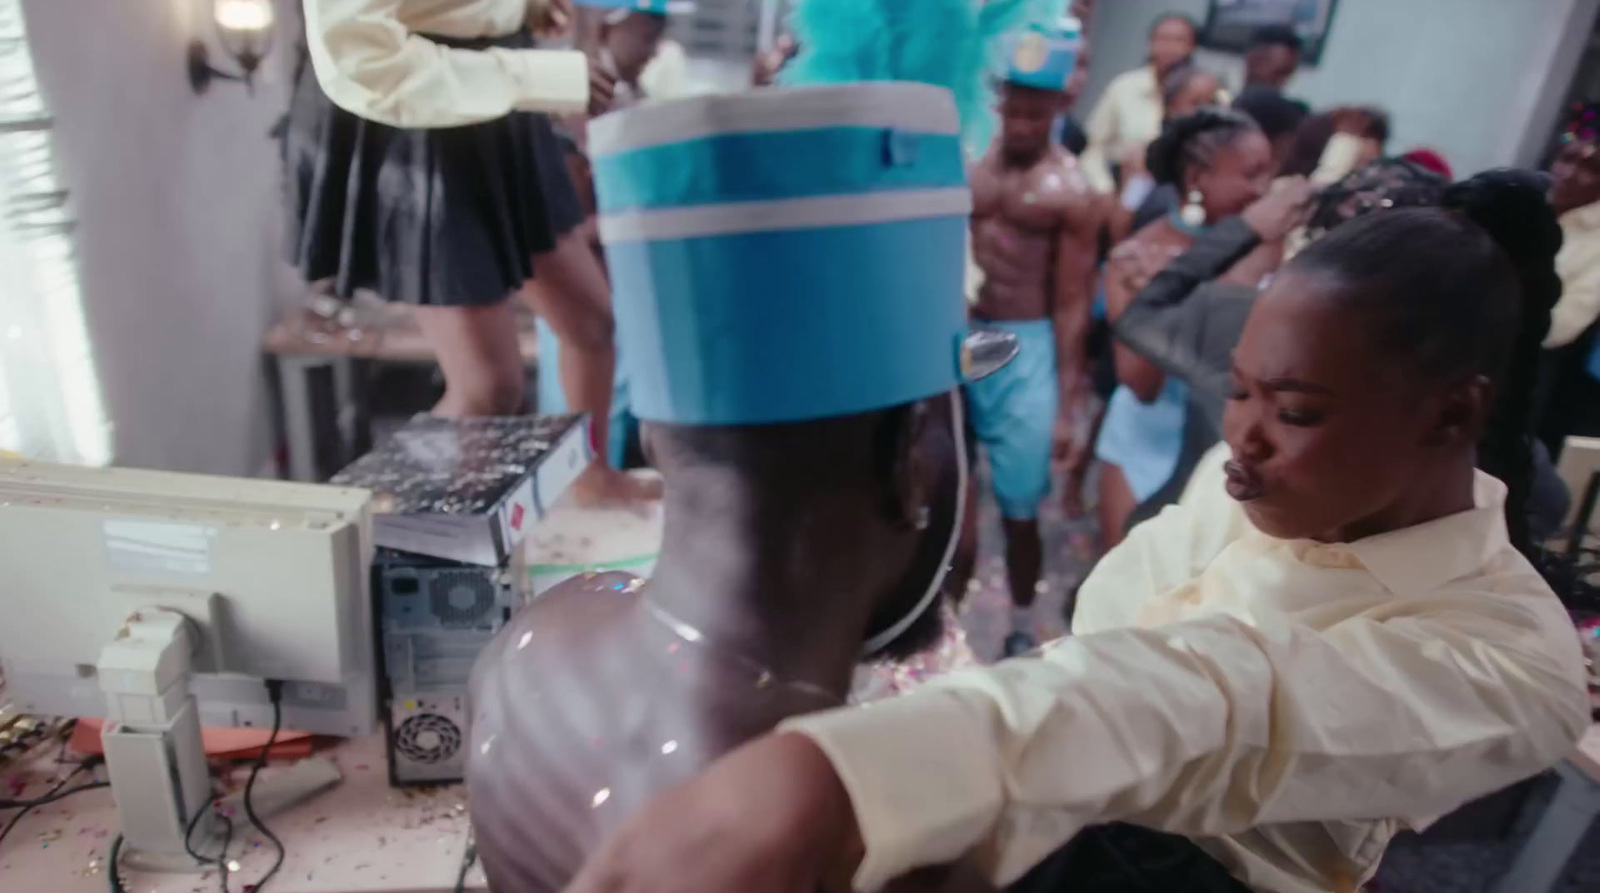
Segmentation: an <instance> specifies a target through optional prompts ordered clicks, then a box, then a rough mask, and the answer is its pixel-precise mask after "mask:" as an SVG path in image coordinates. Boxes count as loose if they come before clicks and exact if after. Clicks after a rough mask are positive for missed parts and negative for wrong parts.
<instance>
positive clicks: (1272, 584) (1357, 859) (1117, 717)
mask: <svg viewBox="0 0 1600 893" xmlns="http://www.w3.org/2000/svg"><path fill="white" fill-rule="evenodd" d="M1225 449H1226V448H1225V447H1224V448H1223V450H1222V451H1218V452H1217V453H1215V454H1213V455H1212V456H1211V457H1208V459H1207V461H1206V462H1205V464H1204V465H1202V467H1201V469H1200V470H1199V471H1198V472H1197V475H1196V480H1195V482H1194V484H1193V485H1192V487H1191V491H1190V494H1189V495H1188V496H1186V498H1185V499H1184V501H1183V502H1182V504H1180V505H1179V506H1175V507H1172V508H1169V509H1167V510H1166V511H1165V512H1163V513H1162V514H1161V515H1160V516H1158V517H1157V518H1155V519H1153V520H1151V521H1149V522H1147V523H1145V524H1143V525H1141V526H1139V527H1136V528H1135V529H1134V530H1133V531H1132V532H1131V533H1130V534H1129V536H1128V539H1127V541H1126V542H1125V543H1123V544H1122V545H1121V546H1119V547H1117V548H1116V549H1114V550H1113V551H1112V552H1111V553H1110V554H1108V555H1107V556H1106V557H1105V559H1104V560H1103V561H1102V562H1101V563H1100V565H1099V566H1098V567H1096V569H1095V571H1094V573H1093V574H1092V575H1091V576H1090V577H1089V579H1088V580H1087V581H1086V582H1085V583H1084V585H1083V587H1082V589H1081V590H1080V592H1079V595H1078V599H1079V608H1078V614H1077V619H1076V621H1075V623H1074V631H1075V632H1076V633H1077V635H1076V636H1074V637H1070V638H1066V639H1062V640H1060V641H1058V642H1055V643H1053V644H1052V645H1050V646H1048V647H1047V648H1046V649H1045V650H1044V652H1043V654H1042V655H1041V656H1039V657H1034V658H1026V659H1021V660H1012V661H1007V662H1004V663H1001V664H999V665H997V666H994V667H991V668H987V669H982V670H975V671H968V672H964V673H958V674H955V675H953V676H950V677H946V678H944V679H940V680H937V681H935V682H933V683H932V684H930V685H929V686H927V687H926V688H924V689H922V690H920V691H917V692H913V693H911V694H908V695H905V696H903V697H900V698H896V699H892V700H889V701H885V702H881V703H879V704H875V705H872V706H870V707H868V708H863V709H855V710H844V711H835V712H832V713H825V714H819V715H816V716H811V717H804V718H800V719H797V720H793V721H790V722H789V723H787V724H786V725H785V728H787V729H790V730H794V731H799V732H801V733H803V734H806V735H808V736H810V737H811V738H812V739H813V740H815V741H816V742H817V743H818V744H819V745H820V746H821V748H822V749H823V751H824V752H825V753H826V754H827V755H828V757H829V759H830V760H831V761H832V763H833V765H834V767H835V768H836V769H837V770H838V772H839V775H840V777H841V778H842V779H843V781H844V784H845V787H846V788H847V789H848V790H849V793H850V797H851V801H852V803H853V804H854V808H855V811H856V816H857V819H858V820H859V823H860V827H861V833H862V835H863V838H864V840H865V843H866V847H867V850H866V858H865V860H864V862H863V863H862V865H861V868H860V871H859V873H858V874H857V876H856V879H855V884H856V887H857V889H859V890H864V891H865V890H876V889H879V888H881V887H882V886H883V885H884V884H885V883H886V882H887V881H889V880H890V879H892V878H895V877H897V876H899V875H901V874H903V873H905V872H907V871H908V870H910V869H912V868H915V867H920V866H925V865H933V864H941V863H946V862H950V861H954V860H957V859H959V858H962V857H970V858H972V859H974V860H975V861H976V863H977V864H978V865H980V866H981V867H983V868H984V869H985V870H987V872H988V873H989V874H990V876H991V878H992V879H993V880H995V881H996V882H997V883H1002V884H1004V883H1009V882H1010V881H1012V880H1014V879H1016V878H1018V877H1019V876H1021V875H1022V874H1023V873H1025V872H1026V871H1027V869H1029V868H1030V867H1032V866H1033V865H1034V864H1036V863H1037V862H1038V861H1040V860H1041V859H1043V858H1044V857H1045V856H1047V855H1049V854H1050V853H1051V852H1053V851H1054V850H1055V849H1057V848H1058V847H1060V846H1061V845H1062V844H1063V843H1065V842H1066V841H1068V840H1069V839H1071V838H1072V837H1073V836H1074V835H1075V834H1077V832H1078V831H1079V830H1081V829H1082V828H1084V827H1085V826H1088V825H1092V824H1099V823H1104V822H1113V821H1123V822H1131V823H1135V824H1139V825H1143V826H1146V827H1150V828H1155V829H1159V830H1164V831H1168V832H1172V833H1177V834H1184V835H1187V836H1189V837H1190V838H1191V839H1193V840H1195V841H1196V842H1197V843H1198V844H1199V845H1201V846H1202V847H1204V848H1205V849H1206V850H1207V851H1209V852H1210V853H1212V854H1213V855H1214V856H1216V857H1217V858H1218V859H1219V860H1221V861H1222V863H1223V864H1224V865H1226V866H1227V867H1228V868H1229V869H1230V871H1232V873H1233V874H1234V875H1235V876H1236V877H1238V878H1239V879H1241V880H1242V881H1244V882H1245V883H1246V884H1248V885H1250V886H1251V887H1252V888H1253V889H1255V890H1258V891H1266V893H1324V891H1353V890H1355V889H1357V888H1358V887H1359V886H1360V884H1361V883H1363V882H1364V881H1365V880H1366V879H1368V878H1369V877H1370V876H1371V874H1372V873H1373V871H1374V870H1375V869H1376V867H1377V864H1378V860H1379V858H1380V857H1381V856H1382V854H1383V850H1384V847H1385V846H1386V844H1387V843H1388V841H1389V839H1390V837H1391V836H1393V835H1394V833H1395V832H1396V831H1397V830H1399V829H1401V828H1405V827H1410V828H1421V827H1424V826H1426V825H1428V824H1429V823H1431V822H1432V821H1433V820H1435V819H1437V818H1438V817H1439V816H1441V815H1443V814H1445V813H1447V812H1449V811H1451V810H1453V809H1455V808H1456V807H1458V806H1460V805H1462V804H1464V803H1466V802H1468V801H1470V800H1472V799H1474V798H1476V797H1479V796H1481V795H1483V794H1486V793H1489V792H1491V791H1494V790H1498V789H1499V788H1502V787H1505V786H1506V785H1509V784H1511V783H1513V782H1515V781H1517V780H1519V779H1522V778H1525V777H1527V776H1529V775H1532V774H1534V773H1537V772H1539V771H1541V770H1543V769H1545V768H1547V767H1549V766H1551V765H1553V764H1554V763H1556V762H1557V761H1559V760H1560V759H1561V758H1563V757H1565V756H1566V755H1568V754H1569V753H1570V752H1571V751H1572V749H1573V746H1574V744H1575V742H1577V741H1578V739H1579V738H1580V736H1581V735H1582V734H1583V733H1584V731H1585V730H1586V729H1587V727H1588V722H1589V705H1588V699H1587V695H1586V692H1585V688H1584V676H1583V666H1582V661H1581V657H1580V654H1579V645H1578V638H1577V635H1576V633H1575V631H1574V629H1573V627H1572V624H1571V622H1570V620H1569V619H1568V618H1567V615H1566V612H1565V611H1564V610H1563V608H1562V606H1561V604H1560V603H1559V602H1558V601H1557V599H1556V597H1555V595H1554V594H1553V593H1552V592H1551V591H1550V590H1549V588H1548V587H1546V585H1545V583H1544V582H1543V580H1542V579H1541V578H1540V577H1539V575H1538V574H1537V573H1536V572H1535V571H1534V569H1533V568H1532V566H1530V565H1529V564H1528V563H1527V561H1525V560H1524V559H1523V558H1522V556H1521V555H1520V554H1518V553H1517V552H1516V550H1515V549H1513V548H1512V546H1511V545H1510V543H1509V542H1508V541H1507V538H1506V531H1505V524H1504V521H1503V518H1502V503H1503V501H1504V498H1505V496H1504V494H1505V488H1504V487H1503V486H1502V485H1501V484H1500V483H1499V482H1498V481H1496V480H1494V479H1493V478H1491V477H1488V476H1487V475H1482V474H1480V475H1479V476H1478V481H1477V488H1476V489H1477V493H1476V496H1477V507H1476V508H1474V509H1472V510H1470V511H1466V512H1462V513H1460V514H1457V515H1453V516H1450V517H1447V518H1442V519H1439V520H1437V521H1433V522H1430V523H1427V524H1422V525H1419V526H1416V527H1412V528H1409V529H1406V530H1400V531H1396V532H1394V533H1389V534H1385V535H1382V536H1377V537H1372V538H1369V539H1365V540H1361V541H1358V542H1355V543H1350V544H1347V545H1318V544H1315V543H1311V542H1304V541H1299V542H1290V541H1283V540H1276V539H1272V538H1270V537H1267V536H1266V535H1264V534H1262V533H1260V532H1259V531H1257V530H1255V529H1254V528H1253V527H1252V526H1251V525H1250V523H1249V521H1248V519H1247V518H1246V517H1245V515H1244V512H1243V511H1242V510H1241V509H1240V508H1239V506H1238V505H1237V504H1236V503H1234V502H1233V501H1232V500H1231V499H1229V498H1228V497H1227V496H1226V494H1225V493H1224V492H1223V488H1222V487H1223V480H1222V473H1221V462H1222V453H1223V451H1225Z"/></svg>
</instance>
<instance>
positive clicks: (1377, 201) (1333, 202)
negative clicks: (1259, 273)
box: [1306, 158, 1450, 239]
mask: <svg viewBox="0 0 1600 893" xmlns="http://www.w3.org/2000/svg"><path fill="white" fill-rule="evenodd" d="M1449 185H1450V184H1449V182H1447V181H1446V180H1445V179H1444V178H1443V177H1441V176H1439V175H1438V174H1436V173H1434V172H1433V171H1430V170H1428V169H1427V168H1425V167H1423V166H1422V165H1420V164H1417V163H1416V162H1413V161H1406V160H1405V159H1402V158H1380V159H1378V160H1377V161H1374V162H1372V163H1371V164H1368V165H1367V166H1365V167H1362V168H1360V169H1358V170H1355V171H1352V172H1351V173H1350V174H1348V175H1346V176H1345V177H1344V179H1342V180H1340V181H1339V182H1337V183H1334V184H1332V185H1331V186H1328V187H1327V188H1325V189H1323V190H1322V191H1321V192H1318V193H1317V196H1316V198H1315V200H1313V202H1312V204H1311V212H1310V214H1309V215H1308V216H1307V218H1306V236H1307V238H1311V239H1316V238H1319V237H1321V236H1322V235H1323V234H1324V233H1326V232H1327V231H1328V230H1330V229H1333V228H1334V227H1336V226H1339V225H1340V224H1342V223H1345V222H1346V221H1349V220H1354V219H1355V218H1357V217H1360V216H1362V215H1364V214H1369V213H1371V212H1373V211H1386V210H1389V209H1391V208H1419V207H1433V206H1436V205H1438V204H1440V203H1441V202H1442V201H1443V200H1444V195H1445V190H1446V189H1447V188H1448V187H1449Z"/></svg>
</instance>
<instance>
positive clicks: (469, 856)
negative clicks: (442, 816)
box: [454, 828, 478, 893]
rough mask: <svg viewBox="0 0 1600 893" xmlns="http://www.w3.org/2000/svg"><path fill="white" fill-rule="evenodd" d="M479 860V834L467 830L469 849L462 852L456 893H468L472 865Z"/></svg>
mask: <svg viewBox="0 0 1600 893" xmlns="http://www.w3.org/2000/svg"><path fill="white" fill-rule="evenodd" d="M477 861H478V841H477V835H476V834H474V833H472V830H471V829H470V828H469V829H468V830H467V849H466V852H464V853H462V854H461V871H460V872H459V873H457V874H456V885H455V889H454V893H466V890H467V875H468V874H469V873H470V872H471V871H472V866H473V865H474V864H476V863H477Z"/></svg>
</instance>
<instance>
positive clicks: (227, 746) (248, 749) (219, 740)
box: [68, 719, 315, 760]
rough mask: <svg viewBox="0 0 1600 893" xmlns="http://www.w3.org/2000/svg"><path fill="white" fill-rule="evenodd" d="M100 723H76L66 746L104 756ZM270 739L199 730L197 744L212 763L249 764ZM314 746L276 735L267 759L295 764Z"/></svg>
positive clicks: (298, 735)
mask: <svg viewBox="0 0 1600 893" xmlns="http://www.w3.org/2000/svg"><path fill="white" fill-rule="evenodd" d="M104 725H105V720H103V719H80V720H78V727H77V728H76V729H73V731H72V740H71V741H70V742H69V743H68V746H69V747H71V748H72V750H73V751H74V752H76V753H80V754H100V753H105V748H104V747H102V746H101V744H100V729H101V727H102V726H104ZM270 735H271V731H270V730H268V729H201V730H200V740H201V742H202V743H204V745H205V749H206V756H207V757H210V758H211V759H215V760H250V759H255V758H256V757H257V756H259V755H260V753H261V748H262V747H264V746H266V743H267V738H268V737H269V736H270ZM314 743H315V742H314V741H313V736H312V735H311V734H310V733H309V732H279V733H278V740H277V742H276V743H274V744H273V745H272V753H271V754H269V756H270V757H271V758H272V759H275V760H298V759H303V758H305V757H309V756H311V751H312V746H313V744H314Z"/></svg>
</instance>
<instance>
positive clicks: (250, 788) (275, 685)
mask: <svg viewBox="0 0 1600 893" xmlns="http://www.w3.org/2000/svg"><path fill="white" fill-rule="evenodd" d="M267 697H268V699H269V700H271V701H272V734H270V735H268V736H267V743H266V746H265V747H263V748H261V753H260V755H258V756H257V757H256V761H255V764H254V765H252V766H251V767H250V778H249V780H248V781H246V782H245V783H244V814H245V817H246V818H248V819H249V820H250V824H252V825H254V826H256V830H257V831H260V832H261V835H262V836H263V837H265V838H266V839H268V840H270V841H272V845H273V846H274V847H275V848H276V849H277V850H278V857H277V858H276V859H274V860H273V862H272V867H271V868H269V869H267V873H266V874H264V875H262V876H261V880H259V881H256V883H255V888H254V889H255V890H256V891H257V893H260V890H261V888H263V887H265V886H266V885H267V881H270V880H272V876H273V875H275V874H277V873H278V869H280V868H282V867H283V857H284V849H283V841H281V840H279V839H278V835H276V834H273V833H272V831H270V830H269V829H268V828H267V826H266V824H265V823H263V822H262V821H261V818H260V816H257V815H256V807H255V802H254V801H253V800H252V799H251V797H252V795H253V794H254V793H255V788H256V776H257V775H260V774H261V767H263V766H265V765H267V755H268V754H270V753H272V745H273V744H276V743H277V741H278V732H279V731H281V730H282V728H283V682H282V681H281V680H278V679H268V680H267Z"/></svg>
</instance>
